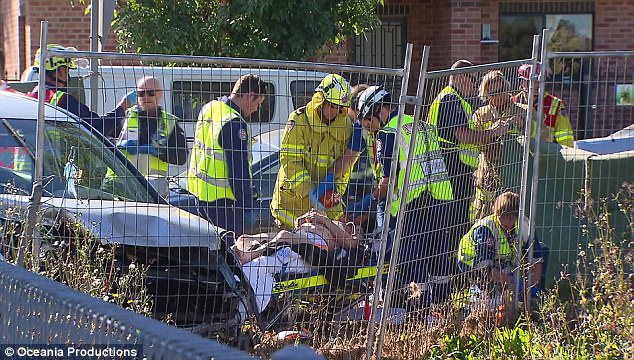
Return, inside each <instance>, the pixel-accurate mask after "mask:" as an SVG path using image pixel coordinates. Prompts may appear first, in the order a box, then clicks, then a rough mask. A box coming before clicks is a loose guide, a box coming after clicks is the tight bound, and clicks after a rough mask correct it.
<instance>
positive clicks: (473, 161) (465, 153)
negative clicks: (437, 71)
mask: <svg viewBox="0 0 634 360" xmlns="http://www.w3.org/2000/svg"><path fill="white" fill-rule="evenodd" d="M449 94H454V95H456V96H457V97H458V98H459V99H460V103H461V104H462V108H463V109H464V112H465V113H466V114H467V117H468V119H469V122H468V126H469V129H471V130H475V124H474V122H473V117H472V115H473V110H472V109H471V104H469V102H468V101H467V100H465V99H464V98H463V97H462V96H461V95H460V93H459V92H458V91H456V89H454V88H453V87H452V86H447V87H445V88H444V89H442V91H441V92H440V93H439V94H438V96H436V99H434V101H433V102H432V103H431V107H430V108H429V123H430V124H431V125H433V126H434V127H435V128H438V112H439V110H440V102H441V101H442V99H443V98H444V97H445V96H447V95H449ZM439 140H440V142H441V143H442V149H443V150H458V151H459V152H460V161H461V162H462V163H464V164H465V165H468V166H470V167H472V168H474V169H477V168H478V157H479V155H480V152H479V149H478V146H477V145H475V144H462V143H457V144H456V143H454V142H451V141H449V140H447V139H444V138H442V137H439Z"/></svg>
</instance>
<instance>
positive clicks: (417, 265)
mask: <svg viewBox="0 0 634 360" xmlns="http://www.w3.org/2000/svg"><path fill="white" fill-rule="evenodd" d="M358 106H359V117H360V118H361V119H362V122H361V123H362V125H363V127H364V128H365V129H367V130H368V132H370V133H371V134H374V136H370V137H369V138H370V139H376V140H375V143H373V144H372V143H370V144H367V146H368V147H369V148H370V149H376V154H375V155H374V154H373V155H371V156H373V157H374V159H373V161H374V162H378V163H379V165H380V170H381V177H380V179H377V180H378V184H379V185H378V187H377V188H376V189H374V191H373V192H372V193H371V194H368V195H367V196H366V197H365V198H364V199H363V200H361V201H360V202H358V203H355V204H351V205H349V206H348V208H347V211H348V212H353V213H355V214H356V213H357V212H363V211H368V210H369V208H370V205H371V204H372V203H373V202H380V201H384V200H385V198H386V196H387V192H388V190H389V187H388V185H389V182H390V172H391V169H392V167H393V166H396V167H397V169H398V170H397V172H396V173H397V179H396V187H395V192H394V195H393V198H392V203H391V204H389V210H388V209H387V208H386V209H385V217H386V219H385V223H384V225H383V226H386V224H388V226H390V227H391V228H393V227H394V225H395V223H396V221H395V220H396V217H397V214H398V211H399V207H400V203H401V201H405V202H406V207H405V213H404V214H402V215H401V216H405V219H404V221H403V226H404V227H403V232H402V237H401V239H402V240H401V248H400V251H399V254H398V272H399V275H398V277H399V280H398V281H399V283H400V285H401V286H400V289H401V290H400V291H401V293H398V294H397V295H396V296H397V298H400V299H405V298H408V297H409V294H406V293H405V291H406V288H407V285H409V284H410V283H412V282H413V283H416V284H426V283H427V282H428V281H429V282H430V283H431V286H429V287H430V288H431V296H430V294H429V293H427V294H425V295H424V298H423V299H425V300H429V299H430V300H431V301H432V303H434V304H441V303H443V302H444V301H446V300H447V299H448V297H449V295H450V293H451V281H450V280H451V278H450V275H451V272H450V271H451V265H452V264H451V263H450V260H449V256H450V254H451V244H452V241H451V239H450V238H449V236H448V231H447V230H448V229H447V227H446V225H445V224H446V223H448V221H449V216H450V208H449V207H450V204H451V201H452V200H453V190H452V186H451V182H450V181H449V176H448V173H447V166H446V165H445V161H444V159H443V156H442V154H441V152H440V144H439V139H438V134H437V132H436V129H435V128H434V127H433V126H431V125H430V124H428V123H426V122H423V121H421V122H420V124H419V126H420V128H419V129H418V131H417V132H416V133H415V134H413V133H412V132H413V126H414V121H415V120H414V118H413V117H412V116H409V115H403V120H402V125H401V127H400V128H398V127H397V125H398V117H399V116H398V110H397V109H395V108H394V107H393V105H392V103H391V96H390V93H389V92H388V91H387V90H386V89H385V88H384V87H383V86H372V87H370V88H368V89H367V90H365V91H364V92H363V93H361V95H360V97H359V105H358ZM412 141H414V142H415V146H414V153H413V154H411V156H413V157H414V160H413V163H412V169H411V172H410V179H409V186H408V188H407V189H403V190H404V191H403V192H402V193H403V194H404V198H399V194H400V193H401V192H400V189H401V188H402V187H403V185H404V181H405V172H406V163H407V155H406V154H407V153H408V152H409V144H410V142H412ZM395 142H397V144H398V147H397V150H396V151H398V154H394V156H393V154H392V152H393V146H394V143H395ZM379 208H380V207H379ZM379 216H380V215H379ZM388 218H390V219H389V220H388ZM454 250H455V249H454ZM421 288H428V286H426V285H422V286H421ZM412 305H414V304H413V303H410V304H409V305H408V306H412ZM428 305H429V304H428V303H426V302H422V303H420V304H417V305H416V306H420V307H426V306H428ZM395 306H396V305H395Z"/></svg>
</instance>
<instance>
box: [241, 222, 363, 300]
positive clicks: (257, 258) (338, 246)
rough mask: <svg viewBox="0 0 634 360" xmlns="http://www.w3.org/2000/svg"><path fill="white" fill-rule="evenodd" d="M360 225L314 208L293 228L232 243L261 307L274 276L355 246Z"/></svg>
mask: <svg viewBox="0 0 634 360" xmlns="http://www.w3.org/2000/svg"><path fill="white" fill-rule="evenodd" d="M360 236H361V234H360V227H359V226H354V225H353V224H352V223H348V224H345V223H343V222H342V221H335V220H331V219H329V218H328V217H327V216H326V215H324V214H320V213H318V212H316V211H314V210H311V211H309V212H308V213H306V214H304V215H302V216H300V217H299V218H298V219H297V221H296V223H295V229H294V230H293V231H287V230H281V231H279V232H277V233H264V234H257V235H242V236H240V237H239V238H238V240H237V241H236V242H235V244H234V245H233V246H232V249H233V250H234V252H235V254H236V256H237V257H238V259H239V260H240V262H241V263H242V264H243V265H242V266H243V272H244V274H245V275H246V277H247V278H248V279H249V283H250V284H251V287H252V289H253V291H254V294H255V297H256V301H257V305H258V311H259V312H262V311H263V310H264V309H265V308H266V307H267V305H268V304H269V302H270V301H271V297H272V293H273V286H274V284H275V276H276V275H280V274H292V273H309V272H311V271H312V270H314V269H318V268H319V267H320V266H328V265H331V266H332V265H333V264H331V263H332V262H333V261H332V260H333V256H332V255H333V253H334V252H335V251H337V256H338V257H339V258H340V257H345V256H346V255H347V253H348V252H349V251H350V250H353V249H356V247H357V245H358V240H359V237H360Z"/></svg>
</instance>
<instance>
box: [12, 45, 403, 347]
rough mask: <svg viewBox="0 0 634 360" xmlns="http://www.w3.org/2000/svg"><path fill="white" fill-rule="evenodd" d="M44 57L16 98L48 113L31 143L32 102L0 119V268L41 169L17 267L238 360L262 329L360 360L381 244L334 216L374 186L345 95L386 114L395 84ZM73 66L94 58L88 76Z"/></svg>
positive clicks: (339, 74) (367, 71) (229, 63)
mask: <svg viewBox="0 0 634 360" xmlns="http://www.w3.org/2000/svg"><path fill="white" fill-rule="evenodd" d="M410 53H411V52H410ZM42 56H43V57H44V59H43V60H42V63H46V64H47V65H46V66H45V67H42V69H43V71H46V74H45V75H46V79H47V80H46V82H45V83H42V84H41V85H40V86H38V87H36V88H35V89H34V91H33V92H31V93H30V94H29V96H28V97H35V98H39V99H43V100H44V101H45V102H46V103H47V104H46V105H45V106H44V112H43V113H41V114H42V115H43V116H42V118H43V120H44V127H43V129H44V130H43V139H44V142H43V143H42V144H36V142H35V136H34V135H35V134H36V133H37V131H38V130H37V127H36V124H37V118H38V110H37V105H38V103H37V102H36V101H35V100H33V99H29V98H28V97H23V96H19V95H8V94H3V95H6V97H3V102H4V101H7V104H11V106H10V107H11V108H13V109H24V110H23V111H17V110H16V111H15V112H7V113H3V115H2V117H3V119H5V120H4V125H5V126H4V129H3V130H2V131H3V133H2V135H3V137H2V141H4V142H5V143H4V144H2V147H3V148H7V149H12V152H11V156H10V165H8V166H7V177H6V178H3V181H2V182H3V183H5V184H7V186H6V187H5V191H4V193H3V194H2V195H3V198H2V202H1V203H2V209H3V215H4V216H3V224H4V231H5V236H4V237H3V243H2V248H1V252H2V254H3V256H4V257H5V258H6V259H7V260H8V261H10V262H14V261H16V258H17V257H18V254H19V251H18V248H19V244H20V242H21V241H23V240H22V239H23V238H24V236H23V231H24V224H25V219H24V215H21V214H22V213H24V212H27V210H26V209H27V208H28V207H29V198H28V194H29V193H30V189H31V186H32V184H33V182H36V183H37V180H38V179H35V178H34V173H35V172H34V167H35V165H36V163H37V162H36V161H35V159H37V158H38V157H40V156H41V157H43V158H44V161H43V162H42V167H43V168H42V171H41V174H42V184H43V197H42V202H41V204H40V205H39V212H38V218H39V219H41V221H35V222H34V223H33V224H37V226H36V227H35V237H34V239H35V241H33V243H36V242H37V243H38V244H39V245H38V246H33V245H32V243H26V244H23V245H24V246H23V247H22V249H28V250H29V251H27V254H26V261H25V264H26V265H27V266H28V267H31V268H33V269H34V270H36V271H38V272H40V273H43V274H45V275H47V276H48V277H50V278H52V279H54V280H58V281H61V282H64V283H66V284H68V285H70V286H73V287H75V288H77V289H79V290H82V291H84V292H87V293H89V294H91V295H93V296H96V297H98V298H101V299H104V300H106V301H109V302H113V303H116V304H119V305H121V306H124V307H126V308H129V309H131V310H134V311H136V312H139V313H142V314H144V315H147V316H151V317H153V318H155V319H158V320H160V321H163V322H166V323H168V324H173V325H176V326H178V327H181V328H185V329H188V330H190V331H192V332H194V333H197V334H201V335H203V336H207V337H214V338H218V339H220V340H222V341H224V342H228V343H230V344H232V345H235V346H252V345H253V343H251V339H252V337H251V335H252V332H261V333H262V334H261V336H260V338H263V339H265V340H266V339H268V338H271V337H272V336H273V337H278V338H279V339H282V340H284V339H288V338H293V337H301V338H309V339H310V341H311V344H313V345H314V346H315V347H316V348H321V349H331V348H332V349H334V350H332V351H338V350H337V348H338V347H340V346H341V344H340V341H341V339H344V340H346V341H349V342H350V344H354V348H355V349H357V351H359V352H360V353H362V352H363V351H365V343H364V342H363V341H360V342H353V339H357V338H358V337H359V336H362V335H363V334H364V331H365V330H366V324H365V323H363V325H360V323H361V322H362V321H364V320H367V319H368V317H369V307H370V305H371V302H370V299H371V298H372V296H371V294H372V289H373V282H374V281H375V278H376V276H377V268H376V265H377V257H378V253H379V251H378V249H379V246H380V242H381V238H380V235H381V234H380V232H378V231H375V230H377V228H376V211H375V210H372V209H371V208H367V209H366V208H364V209H363V211H358V212H351V211H349V207H350V206H351V205H353V204H356V203H359V202H362V201H364V199H366V196H367V195H368V194H369V193H370V192H371V191H372V190H373V188H374V186H375V185H376V174H377V173H376V169H375V165H376V164H375V162H376V156H375V155H374V153H373V152H375V151H376V149H374V148H373V147H372V146H368V143H367V142H366V137H364V134H366V133H367V130H364V129H362V126H361V124H360V123H357V125H354V122H355V120H356V114H355V113H354V107H355V106H356V105H353V98H354V97H355V96H356V95H358V94H359V93H360V92H361V91H362V90H364V89H365V87H367V86H372V85H383V86H384V88H385V89H386V90H388V91H390V92H391V93H393V94H394V95H393V101H392V102H391V104H390V106H392V107H393V109H397V107H398V105H399V94H400V93H401V84H402V82H403V76H404V73H405V72H404V70H403V69H385V68H367V67H357V66H347V65H335V64H316V63H301V62H284V61H270V60H251V59H227V58H203V57H191V56H159V55H143V54H113V53H91V52H78V51H71V50H68V49H59V48H49V49H47V51H45V52H43V55H42ZM82 59H91V60H99V62H100V66H99V68H98V73H96V74H91V73H89V72H88V71H87V70H86V69H85V68H82V67H81V66H79V65H81V62H82ZM122 63H124V64H127V65H115V64H122ZM408 63H409V60H408ZM167 64H169V65H176V66H165V65H167ZM49 65H50V66H49ZM59 68H64V69H70V78H66V77H65V76H64V75H65V74H64V71H65V70H62V71H60V70H59ZM92 79H97V81H98V86H97V93H96V94H95V93H94V92H91V91H90V87H91V86H90V81H91V80H92ZM353 79H364V80H363V84H358V81H359V80H356V81H355V80H353ZM361 85H363V86H361ZM404 88H407V87H406V86H405V87H404ZM95 100H96V104H97V105H96V106H95V107H93V108H90V107H89V106H87V105H85V104H90V103H92V102H95ZM298 117H299V118H298ZM289 118H290V120H289ZM300 118H301V119H300ZM353 139H354V140H353ZM7 158H9V157H7ZM7 161H9V160H7ZM302 171H304V172H305V173H304V172H302ZM330 174H332V175H330ZM302 176H303V178H302ZM331 177H332V180H327V179H329V178H331ZM329 186H331V187H329ZM300 190H301V191H300ZM284 191H286V192H285V193H284ZM317 191H320V192H321V193H316V192H317ZM325 193H328V195H327V196H325V195H326V194H325ZM289 214H290V215H289ZM14 215H15V216H14ZM378 273H379V275H378V276H381V271H379V272H378ZM60 326H62V327H64V326H66V325H60ZM258 328H259V330H257V329H258ZM276 344H277V343H276ZM280 344H281V343H280ZM275 346H280V345H273V346H272V347H271V348H275Z"/></svg>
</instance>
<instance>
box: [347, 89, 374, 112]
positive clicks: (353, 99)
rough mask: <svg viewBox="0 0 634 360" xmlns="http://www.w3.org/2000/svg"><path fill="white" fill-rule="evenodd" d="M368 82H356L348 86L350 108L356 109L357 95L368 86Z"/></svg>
mask: <svg viewBox="0 0 634 360" xmlns="http://www.w3.org/2000/svg"><path fill="white" fill-rule="evenodd" d="M369 87H370V85H368V84H357V85H355V86H353V87H351V88H350V108H351V109H353V110H354V111H357V104H358V103H359V95H360V94H361V93H362V92H363V91H365V90H366V89H367V88H369Z"/></svg>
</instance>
